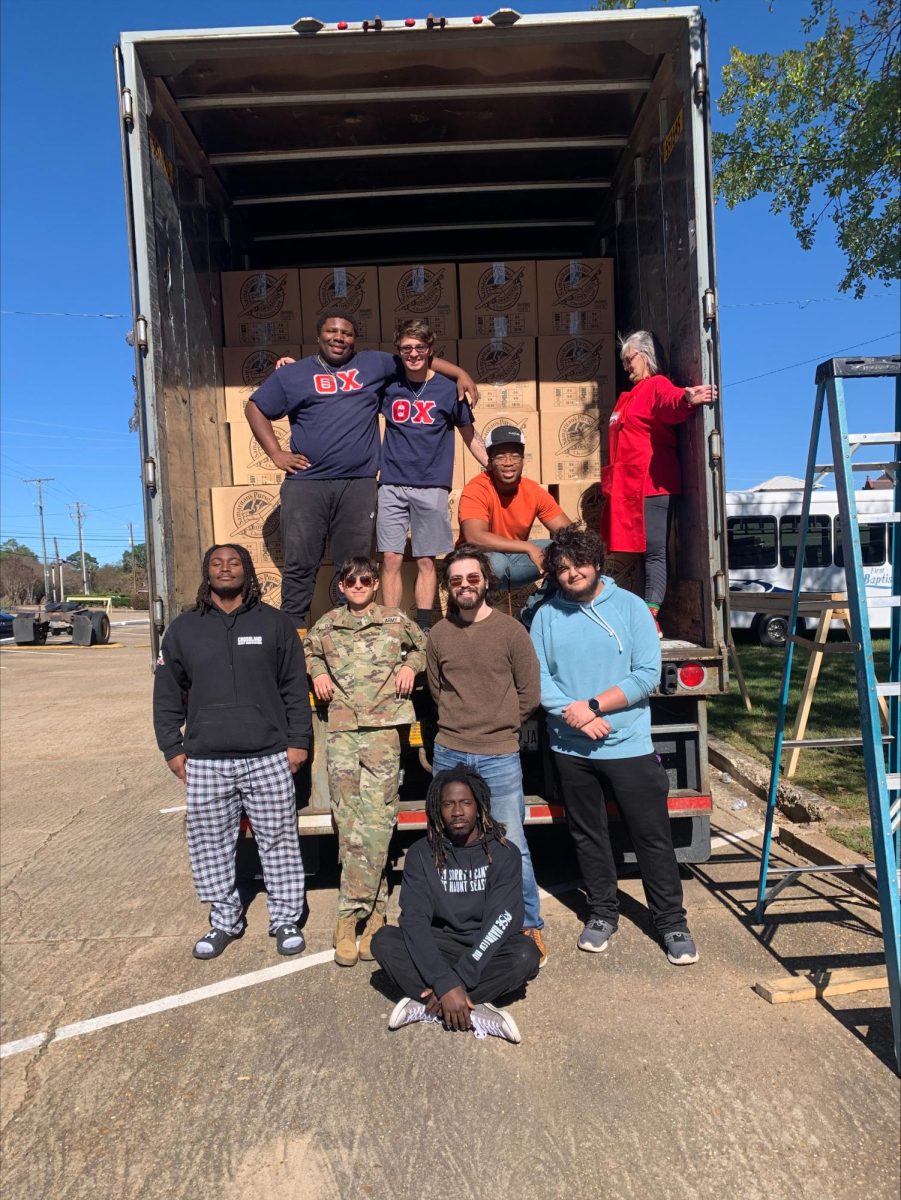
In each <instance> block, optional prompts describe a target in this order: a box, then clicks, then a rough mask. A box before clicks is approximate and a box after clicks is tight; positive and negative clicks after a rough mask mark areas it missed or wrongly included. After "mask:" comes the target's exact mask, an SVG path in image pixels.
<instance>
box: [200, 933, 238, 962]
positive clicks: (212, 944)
mask: <svg viewBox="0 0 901 1200" xmlns="http://www.w3.org/2000/svg"><path fill="white" fill-rule="evenodd" d="M243 936H244V930H243V929H242V930H241V932H240V933H226V932H225V930H224V929H210V930H209V931H208V932H207V933H205V934H204V935H203V937H202V938H198V939H197V941H196V942H195V943H194V949H193V950H192V951H191V953H192V954H193V955H194V957H195V958H218V957H219V955H220V954H221V953H222V951H223V950H224V949H225V947H226V946H227V945H228V944H229V942H236V941H237V940H238V938H240V937H243Z"/></svg>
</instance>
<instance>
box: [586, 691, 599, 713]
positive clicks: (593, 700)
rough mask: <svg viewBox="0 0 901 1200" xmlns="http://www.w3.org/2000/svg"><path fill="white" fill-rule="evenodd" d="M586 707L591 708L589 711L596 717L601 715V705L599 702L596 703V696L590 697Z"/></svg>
mask: <svg viewBox="0 0 901 1200" xmlns="http://www.w3.org/2000/svg"><path fill="white" fill-rule="evenodd" d="M588 707H589V708H590V709H591V711H592V712H593V713H594V715H595V716H596V717H599V716H600V715H601V706H600V704H598V700H597V696H592V697H591V699H590V700H589V701H588Z"/></svg>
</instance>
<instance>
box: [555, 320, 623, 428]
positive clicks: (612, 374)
mask: <svg viewBox="0 0 901 1200" xmlns="http://www.w3.org/2000/svg"><path fill="white" fill-rule="evenodd" d="M615 397H616V340H615V338H614V336H613V334H612V333H608V334H592V335H591V336H578V337H540V338H539V339H538V408H539V410H540V411H542V412H548V411H551V410H554V409H561V408H580V409H581V408H585V407H587V406H589V405H598V406H600V405H604V406H607V407H612V405H613V403H614V401H615Z"/></svg>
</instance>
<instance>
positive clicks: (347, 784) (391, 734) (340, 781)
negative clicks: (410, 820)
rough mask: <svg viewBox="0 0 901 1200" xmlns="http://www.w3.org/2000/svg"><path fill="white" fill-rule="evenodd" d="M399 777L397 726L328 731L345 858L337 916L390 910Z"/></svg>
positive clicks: (361, 915) (341, 851)
mask: <svg viewBox="0 0 901 1200" xmlns="http://www.w3.org/2000/svg"><path fill="white" fill-rule="evenodd" d="M399 778H400V736H399V734H398V732H397V729H396V728H394V727H393V726H390V727H389V728H387V729H353V730H347V731H342V732H334V733H329V735H328V780H329V793H330V797H331V805H332V813H333V814H334V817H335V823H336V824H337V826H338V853H339V856H340V859H341V889H340V892H339V895H338V916H339V917H352V916H355V917H357V919H358V920H363V919H365V918H366V917H368V916H369V914H370V913H372V912H376V913H382V914H384V913H385V912H386V910H387V906H388V877H387V875H386V873H385V860H386V859H387V857H388V843H389V842H390V841H391V833H392V831H393V829H394V823H395V821H396V820H397V808H398V794H397V788H398V781H399Z"/></svg>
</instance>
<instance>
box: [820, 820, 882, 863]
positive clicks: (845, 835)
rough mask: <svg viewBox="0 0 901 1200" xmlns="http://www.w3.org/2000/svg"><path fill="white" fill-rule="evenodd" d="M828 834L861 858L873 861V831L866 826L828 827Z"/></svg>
mask: <svg viewBox="0 0 901 1200" xmlns="http://www.w3.org/2000/svg"><path fill="white" fill-rule="evenodd" d="M826 832H827V833H828V834H829V836H830V837H831V838H834V839H835V841H837V842H841V844H842V845H843V846H847V847H848V849H849V850H853V851H854V853H855V854H859V855H860V856H861V858H865V859H867V860H868V861H869V862H872V861H873V831H872V829H871V828H870V826H869V824H866V825H827V826H826Z"/></svg>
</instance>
